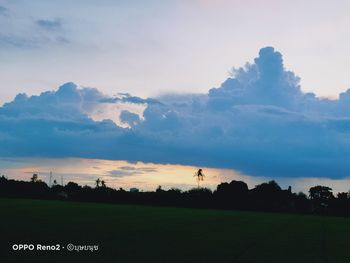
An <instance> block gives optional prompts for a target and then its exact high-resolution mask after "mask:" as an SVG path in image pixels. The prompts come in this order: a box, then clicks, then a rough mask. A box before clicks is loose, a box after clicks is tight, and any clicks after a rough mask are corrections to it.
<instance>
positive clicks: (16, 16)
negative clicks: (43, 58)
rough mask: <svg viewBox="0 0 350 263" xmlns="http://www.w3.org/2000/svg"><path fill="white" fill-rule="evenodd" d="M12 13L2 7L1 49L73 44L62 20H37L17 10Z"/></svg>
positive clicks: (0, 19)
mask: <svg viewBox="0 0 350 263" xmlns="http://www.w3.org/2000/svg"><path fill="white" fill-rule="evenodd" d="M11 11H12V12H10V10H9V9H7V8H5V7H2V6H0V23H1V25H2V30H1V32H0V46H1V47H4V48H19V49H32V48H42V47H44V46H54V45H62V44H68V43H70V42H71V41H70V37H69V36H68V35H69V34H68V30H67V29H66V28H65V27H64V26H63V23H62V19H60V18H55V19H36V18H35V17H32V16H30V15H23V14H21V12H18V10H16V8H14V10H11Z"/></svg>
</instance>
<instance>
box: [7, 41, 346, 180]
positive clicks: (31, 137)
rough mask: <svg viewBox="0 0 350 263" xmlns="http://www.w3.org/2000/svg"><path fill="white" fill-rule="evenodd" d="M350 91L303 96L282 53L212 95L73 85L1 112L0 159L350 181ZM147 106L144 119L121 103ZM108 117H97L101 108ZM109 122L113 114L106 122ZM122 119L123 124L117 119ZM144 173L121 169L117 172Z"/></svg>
mask: <svg viewBox="0 0 350 263" xmlns="http://www.w3.org/2000/svg"><path fill="white" fill-rule="evenodd" d="M349 102H350V90H348V91H345V92H343V93H341V94H340V96H339V99H337V100H329V99H321V98H318V97H317V96H316V95H315V94H313V93H304V92H302V90H301V88H300V85H299V78H298V77H297V76H296V75H295V74H294V73H293V72H291V71H288V70H286V69H285V67H284V65H283V57H282V55H281V54H280V53H279V52H277V51H275V50H274V48H272V47H266V48H263V49H261V50H260V52H259V55H258V57H257V58H256V59H255V60H254V62H253V63H247V64H246V65H245V66H244V67H242V68H238V69H234V70H233V74H232V76H231V77H230V78H228V79H227V80H225V81H224V82H223V83H222V85H221V86H219V87H217V88H213V89H211V90H209V92H208V93H207V94H167V95H163V96H159V97H156V98H152V99H142V98H139V97H136V96H135V97H133V96H131V95H129V94H119V95H118V96H116V97H110V96H106V95H104V94H102V93H101V92H99V91H98V90H97V89H94V88H81V87H78V86H76V85H75V84H73V83H67V84H65V85H63V86H61V87H60V88H59V89H58V90H57V91H48V92H44V93H42V94H40V95H39V96H31V97H28V96H27V95H25V94H19V95H17V96H16V98H15V99H14V100H13V101H12V102H10V103H7V104H5V105H4V106H3V107H1V108H0V143H1V147H0V156H6V157H12V156H45V157H90V158H102V159H118V160H128V161H131V162H135V161H143V162H153V163H172V164H189V165H197V166H209V167H220V168H233V169H236V170H238V171H240V172H242V173H245V174H248V175H255V176H269V177H330V178H342V177H347V176H349V172H348V171H349V170H350V163H349V162H348V160H349V157H350V136H349V134H350V133H349V132H350V104H349ZM123 103H124V104H125V103H127V104H128V105H139V104H142V105H145V107H144V108H143V110H142V112H141V113H137V112H132V111H131V110H130V109H122V110H120V109H119V108H118V109H119V110H118V111H117V108H116V107H110V108H108V110H109V112H108V114H107V112H105V111H104V110H105V109H107V108H106V107H105V106H106V105H114V106H118V107H122V105H123ZM101 109H104V110H103V111H102V113H101V114H100V118H99V119H96V118H94V117H93V115H94V114H96V112H98V111H101ZM103 116H105V117H103ZM114 118H115V119H116V120H117V119H119V120H120V121H121V122H122V123H126V124H127V126H128V127H123V126H122V125H120V124H119V123H118V122H117V121H112V120H113V119H114ZM139 172H146V171H140V170H139V171H134V170H130V169H129V170H128V169H127V168H125V169H117V170H115V171H111V175H112V176H127V175H131V174H135V173H139Z"/></svg>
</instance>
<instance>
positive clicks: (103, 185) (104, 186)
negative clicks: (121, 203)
mask: <svg viewBox="0 0 350 263" xmlns="http://www.w3.org/2000/svg"><path fill="white" fill-rule="evenodd" d="M101 187H103V188H106V182H105V181H104V180H101Z"/></svg>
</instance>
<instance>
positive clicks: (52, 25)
mask: <svg viewBox="0 0 350 263" xmlns="http://www.w3.org/2000/svg"><path fill="white" fill-rule="evenodd" d="M36 24H37V25H38V26H39V27H41V28H43V29H45V30H48V31H51V30H59V29H61V28H62V21H61V20H60V19H58V18H56V19H53V20H47V19H39V20H37V21H36Z"/></svg>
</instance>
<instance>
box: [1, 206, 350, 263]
mask: <svg viewBox="0 0 350 263" xmlns="http://www.w3.org/2000/svg"><path fill="white" fill-rule="evenodd" d="M0 211H1V214H0V223H1V224H0V227H1V233H0V241H1V244H0V245H1V247H0V249H1V258H0V262H5V263H7V262H39V261H40V262H49V263H51V262H100V263H102V262H121V263H124V262H192V263H194V262H215V263H216V262H257V263H258V262H259V263H262V262H269V263H273V262H279V263H287V262H293V263H295V262H298V263H302V262H307V263H312V262H315V263H322V262H350V250H349V249H350V235H349V234H350V219H347V218H337V217H317V216H304V215H287V214H269V213H253V212H235V211H216V210H204V209H203V210H200V209H185V208H184V209H182V208H164V207H146V206H131V205H130V206H129V205H107V204H92V203H73V202H63V201H39V200H19V199H0ZM18 243H34V244H48V245H54V244H60V245H61V251H56V252H53V251H48V252H38V251H31V252H19V251H12V249H11V246H12V244H18ZM68 243H73V244H76V245H85V244H87V245H90V244H98V245H99V250H98V251H97V252H89V251H81V252H68V251H67V250H66V249H62V247H63V246H64V247H66V245H67V244H68Z"/></svg>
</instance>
